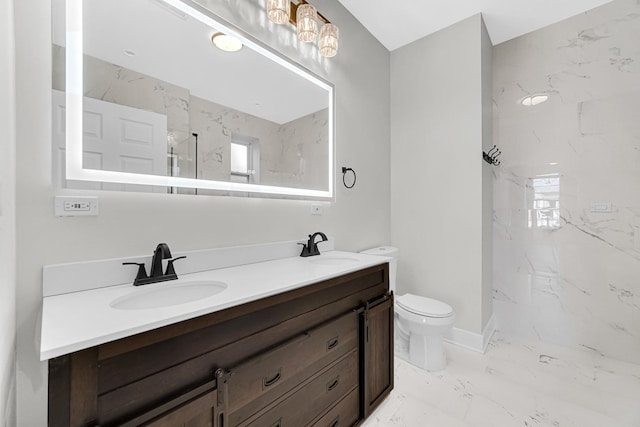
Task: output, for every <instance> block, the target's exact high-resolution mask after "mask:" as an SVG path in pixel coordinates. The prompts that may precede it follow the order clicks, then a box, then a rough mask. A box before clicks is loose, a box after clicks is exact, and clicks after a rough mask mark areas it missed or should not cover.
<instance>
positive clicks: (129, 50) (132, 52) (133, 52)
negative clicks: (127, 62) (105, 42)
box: [122, 49, 137, 56]
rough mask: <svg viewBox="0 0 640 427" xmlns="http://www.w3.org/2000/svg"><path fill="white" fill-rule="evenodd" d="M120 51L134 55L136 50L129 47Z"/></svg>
mask: <svg viewBox="0 0 640 427" xmlns="http://www.w3.org/2000/svg"><path fill="white" fill-rule="evenodd" d="M122 52H123V53H124V54H125V55H127V56H136V55H137V53H136V51H135V50H131V49H125V50H123V51H122Z"/></svg>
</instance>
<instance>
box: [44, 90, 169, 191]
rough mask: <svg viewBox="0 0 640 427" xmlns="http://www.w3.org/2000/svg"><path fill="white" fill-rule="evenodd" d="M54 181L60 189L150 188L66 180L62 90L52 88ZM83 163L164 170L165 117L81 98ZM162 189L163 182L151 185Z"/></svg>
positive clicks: (158, 172) (103, 167) (159, 172)
mask: <svg viewBox="0 0 640 427" xmlns="http://www.w3.org/2000/svg"><path fill="white" fill-rule="evenodd" d="M52 101H53V106H52V108H53V111H54V120H53V146H54V153H53V159H54V161H53V180H54V183H55V184H56V185H57V186H58V187H61V188H81V189H102V190H118V191H149V189H148V188H146V187H144V186H137V185H129V184H111V183H95V182H80V181H67V179H66V176H65V152H66V148H65V138H66V132H65V127H64V125H65V94H64V92H61V91H58V90H54V91H53V92H52ZM83 112H84V114H83V153H82V154H83V156H82V157H83V165H84V167H85V168H89V169H101V170H111V171H123V172H131V173H141V174H154V175H166V173H167V162H166V145H167V143H166V141H167V117H166V116H164V115H162V114H157V113H153V112H150V111H145V110H141V109H138V108H131V107H127V106H124V105H118V104H114V103H111V102H104V101H100V100H97V99H92V98H86V97H85V98H84V100H83ZM153 191H155V192H165V191H166V189H165V188H164V187H154V189H153Z"/></svg>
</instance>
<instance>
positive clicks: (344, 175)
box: [342, 166, 356, 188]
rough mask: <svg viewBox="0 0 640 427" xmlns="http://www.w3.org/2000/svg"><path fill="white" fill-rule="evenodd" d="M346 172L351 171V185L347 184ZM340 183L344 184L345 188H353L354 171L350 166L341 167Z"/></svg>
mask: <svg viewBox="0 0 640 427" xmlns="http://www.w3.org/2000/svg"><path fill="white" fill-rule="evenodd" d="M347 172H351V173H352V174H353V182H352V183H351V185H348V184H347ZM342 184H344V186H345V188H353V187H354V185H356V171H354V170H353V169H351V168H347V167H344V166H343V167H342Z"/></svg>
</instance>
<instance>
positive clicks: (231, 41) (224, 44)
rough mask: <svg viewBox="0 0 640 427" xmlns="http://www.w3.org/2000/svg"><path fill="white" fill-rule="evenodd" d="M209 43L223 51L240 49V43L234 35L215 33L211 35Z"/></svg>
mask: <svg viewBox="0 0 640 427" xmlns="http://www.w3.org/2000/svg"><path fill="white" fill-rule="evenodd" d="M211 43H213V44H214V46H216V47H217V48H218V49H221V50H224V51H225V52H237V51H239V50H240V49H242V43H241V42H240V40H238V39H237V38H235V37H232V36H228V35H226V34H223V33H215V34H214V35H212V36H211Z"/></svg>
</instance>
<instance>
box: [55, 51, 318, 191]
mask: <svg viewBox="0 0 640 427" xmlns="http://www.w3.org/2000/svg"><path fill="white" fill-rule="evenodd" d="M52 49H53V86H52V87H53V89H57V90H62V91H64V89H65V57H64V55H65V53H64V48H62V47H60V46H57V45H53V48H52ZM83 65H84V92H85V96H87V97H89V98H94V99H99V100H102V101H107V102H112V103H116V104H121V105H126V106H129V107H134V108H140V109H143V110H147V111H153V112H156V113H159V114H163V115H165V116H167V133H168V139H169V141H170V142H171V144H172V145H173V148H174V154H175V155H177V156H178V157H179V173H178V176H183V177H194V176H195V159H196V156H195V139H194V138H193V136H192V135H191V134H192V133H193V132H195V133H198V178H202V179H211V180H220V181H229V178H230V172H231V171H230V151H231V146H230V143H231V140H232V137H233V136H234V135H239V136H241V137H245V138H248V139H254V140H256V141H257V143H259V145H260V155H261V159H260V171H261V174H260V180H259V182H257V183H259V184H264V185H273V186H281V187H294V188H308V189H314V190H326V189H327V170H328V167H329V161H330V159H329V152H328V150H327V147H328V140H327V137H328V131H327V127H328V114H329V112H328V110H327V109H325V110H321V111H318V112H316V113H312V114H309V115H306V116H303V117H300V118H298V119H295V120H292V121H291V122H288V123H283V124H278V123H274V122H271V121H268V120H265V119H261V118H259V117H255V116H252V115H250V114H246V113H243V112H241V111H237V110H234V109H231V108H228V107H226V106H223V105H219V104H216V103H214V102H211V101H208V100H205V99H202V98H199V97H197V96H194V95H193V94H191V93H190V91H189V89H186V88H183V87H180V86H177V85H174V84H171V83H168V82H165V81H162V80H159V79H157V78H154V77H151V76H148V75H145V74H141V73H139V72H137V71H134V70H131V69H127V68H124V67H121V66H119V65H116V64H111V63H108V62H105V61H102V60H101V59H98V58H94V57H92V56H89V55H85V56H84V63H83ZM179 192H180V193H193V190H191V189H180V190H179ZM200 193H201V194H228V193H223V192H215V191H204V190H202V191H200Z"/></svg>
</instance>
